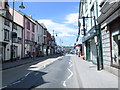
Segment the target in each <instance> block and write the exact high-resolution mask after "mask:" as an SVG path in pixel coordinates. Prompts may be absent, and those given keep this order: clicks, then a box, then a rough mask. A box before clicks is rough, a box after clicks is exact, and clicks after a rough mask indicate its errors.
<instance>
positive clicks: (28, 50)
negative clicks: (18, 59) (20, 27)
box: [24, 15, 36, 57]
mask: <svg viewBox="0 0 120 90" xmlns="http://www.w3.org/2000/svg"><path fill="white" fill-rule="evenodd" d="M35 25H36V23H35V21H34V20H33V19H32V17H31V16H27V15H24V48H25V50H24V51H25V57H29V55H32V54H33V52H36V51H35V47H36V42H35V30H36V29H35Z"/></svg>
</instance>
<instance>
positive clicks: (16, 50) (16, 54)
mask: <svg viewBox="0 0 120 90" xmlns="http://www.w3.org/2000/svg"><path fill="white" fill-rule="evenodd" d="M17 56H18V47H17V46H14V52H13V58H17Z"/></svg>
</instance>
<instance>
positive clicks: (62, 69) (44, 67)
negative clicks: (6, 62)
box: [3, 54, 118, 90]
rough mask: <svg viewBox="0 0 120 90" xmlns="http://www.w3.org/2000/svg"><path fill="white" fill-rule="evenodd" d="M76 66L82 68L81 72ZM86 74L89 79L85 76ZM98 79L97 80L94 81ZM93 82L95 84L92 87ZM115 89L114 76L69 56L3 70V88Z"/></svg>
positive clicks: (116, 85) (116, 84)
mask: <svg viewBox="0 0 120 90" xmlns="http://www.w3.org/2000/svg"><path fill="white" fill-rule="evenodd" d="M79 61H80V62H79ZM78 62H79V63H78ZM79 66H81V67H84V68H83V69H81V67H79ZM78 67H79V68H78ZM88 68H89V69H88ZM83 72H84V73H83ZM88 74H90V75H89V76H88ZM94 74H96V76H94ZM98 76H99V78H97V77H98ZM106 76H107V77H106ZM96 80H97V81H99V82H97V83H95V82H96ZM100 80H101V81H100ZM111 81H112V82H111ZM93 83H94V84H93ZM117 87H118V77H117V76H115V75H113V74H111V73H108V72H106V71H97V70H96V65H93V64H90V63H88V62H86V61H83V60H81V59H80V58H79V57H77V56H76V55H71V54H66V55H65V56H60V57H57V58H51V59H47V60H45V61H42V62H34V63H31V64H26V65H22V66H19V67H16V68H13V69H8V70H3V88H25V89H33V90H34V89H36V88H117Z"/></svg>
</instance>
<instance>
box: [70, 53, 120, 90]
mask: <svg viewBox="0 0 120 90" xmlns="http://www.w3.org/2000/svg"><path fill="white" fill-rule="evenodd" d="M71 59H72V60H73V65H74V66H73V67H75V70H76V73H77V77H78V79H79V80H78V83H80V84H81V85H82V87H83V88H113V89H115V88H116V89H115V90H118V86H119V85H118V84H119V83H118V81H119V80H120V79H119V78H118V76H116V75H114V74H112V73H110V72H108V71H105V70H101V71H98V70H97V66H96V65H94V64H93V63H92V62H88V61H85V60H82V59H81V58H80V57H78V56H75V55H73V57H71ZM118 79H119V80H118Z"/></svg>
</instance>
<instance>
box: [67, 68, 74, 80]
mask: <svg viewBox="0 0 120 90" xmlns="http://www.w3.org/2000/svg"><path fill="white" fill-rule="evenodd" d="M68 71H70V73H71V74H70V76H69V77H68V79H70V78H71V77H72V76H73V72H72V71H71V70H70V69H69V68H68Z"/></svg>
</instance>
